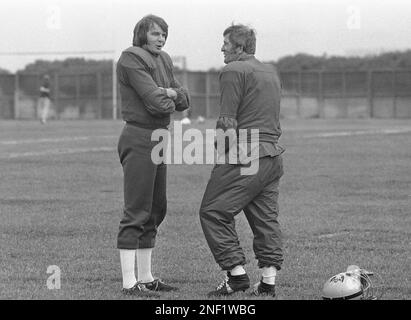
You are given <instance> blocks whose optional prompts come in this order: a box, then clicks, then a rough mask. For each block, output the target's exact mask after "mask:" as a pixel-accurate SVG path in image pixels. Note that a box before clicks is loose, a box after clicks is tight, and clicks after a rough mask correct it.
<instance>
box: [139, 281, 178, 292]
mask: <svg viewBox="0 0 411 320" xmlns="http://www.w3.org/2000/svg"><path fill="white" fill-rule="evenodd" d="M143 285H144V286H145V287H146V288H147V289H148V290H151V291H176V290H178V288H177V287H173V286H170V285H168V284H165V283H164V282H163V281H162V280H161V279H154V281H151V282H147V283H143Z"/></svg>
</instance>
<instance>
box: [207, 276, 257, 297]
mask: <svg viewBox="0 0 411 320" xmlns="http://www.w3.org/2000/svg"><path fill="white" fill-rule="evenodd" d="M249 287H250V279H249V278H248V275H247V274H242V275H239V276H232V275H231V274H230V272H227V277H226V278H225V279H224V281H223V282H221V283H220V284H219V285H218V287H217V288H216V289H215V290H214V291H211V292H209V293H208V294H207V296H208V297H215V296H228V295H230V294H232V293H234V292H237V291H245V290H247V289H248V288H249Z"/></svg>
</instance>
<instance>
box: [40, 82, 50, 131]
mask: <svg viewBox="0 0 411 320" xmlns="http://www.w3.org/2000/svg"><path fill="white" fill-rule="evenodd" d="M42 81H43V82H42V84H41V86H40V98H39V111H40V122H41V123H42V124H45V123H46V122H47V120H48V116H49V112H50V76H49V75H47V74H46V75H44V77H43V80H42Z"/></svg>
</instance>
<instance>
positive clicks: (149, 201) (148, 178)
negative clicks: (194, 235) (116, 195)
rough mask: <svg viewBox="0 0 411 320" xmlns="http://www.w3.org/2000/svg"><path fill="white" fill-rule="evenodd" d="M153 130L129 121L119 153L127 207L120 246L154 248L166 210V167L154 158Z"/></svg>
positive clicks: (118, 240)
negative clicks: (157, 163)
mask: <svg viewBox="0 0 411 320" xmlns="http://www.w3.org/2000/svg"><path fill="white" fill-rule="evenodd" d="M152 131H153V130H149V129H143V128H139V127H135V126H132V125H128V124H126V125H125V127H124V129H123V131H122V133H121V136H120V139H119V142H118V154H119V157H120V162H121V165H122V166H123V173H124V210H123V217H122V219H121V221H120V227H119V233H118V237H117V248H118V249H143V248H153V247H154V245H155V239H156V235H157V228H158V226H159V225H160V224H161V222H162V221H163V219H164V217H165V215H166V211H167V196H166V184H167V178H166V177H167V167H166V165H165V164H160V165H156V164H154V163H153V161H152V160H151V150H152V148H153V146H154V145H156V144H157V143H158V142H157V141H151V133H152Z"/></svg>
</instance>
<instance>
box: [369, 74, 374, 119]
mask: <svg viewBox="0 0 411 320" xmlns="http://www.w3.org/2000/svg"><path fill="white" fill-rule="evenodd" d="M367 94H368V108H369V114H370V118H373V117H374V106H373V94H374V92H373V72H372V70H370V71H368V92H367Z"/></svg>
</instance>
